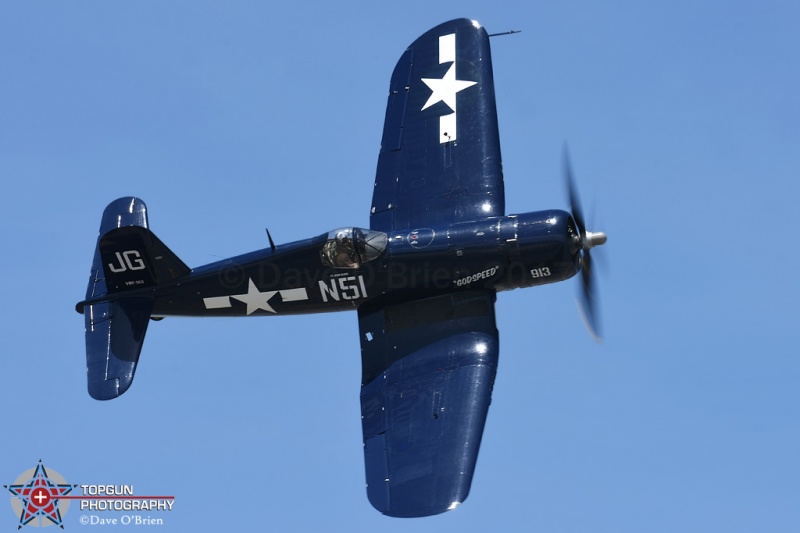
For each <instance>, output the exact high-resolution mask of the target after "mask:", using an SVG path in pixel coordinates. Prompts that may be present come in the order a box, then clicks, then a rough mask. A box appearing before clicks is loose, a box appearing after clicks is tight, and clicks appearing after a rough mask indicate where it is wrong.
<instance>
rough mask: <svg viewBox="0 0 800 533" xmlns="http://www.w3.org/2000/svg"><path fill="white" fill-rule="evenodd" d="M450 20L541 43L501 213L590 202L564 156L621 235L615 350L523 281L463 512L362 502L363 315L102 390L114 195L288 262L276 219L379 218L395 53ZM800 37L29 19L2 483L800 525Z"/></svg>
mask: <svg viewBox="0 0 800 533" xmlns="http://www.w3.org/2000/svg"><path fill="white" fill-rule="evenodd" d="M457 17H469V18H474V19H477V20H478V21H480V22H481V23H482V24H483V25H484V26H486V27H487V29H488V30H489V31H490V33H492V32H501V31H506V30H510V29H521V30H523V32H522V33H521V34H519V35H515V36H512V37H500V38H496V39H493V41H492V47H493V61H494V75H495V83H496V92H497V98H498V114H499V121H500V135H501V143H502V150H503V165H504V173H505V183H506V194H507V201H506V208H507V211H508V212H509V213H518V212H526V211H533V210H537V209H546V208H552V207H556V208H564V207H566V203H567V202H566V199H565V194H564V190H563V183H562V181H561V169H560V154H561V146H562V144H563V143H564V141H565V140H568V141H569V143H570V147H571V152H572V158H573V164H574V168H575V172H576V177H577V180H578V184H579V187H580V190H581V193H582V196H583V200H584V206H585V208H586V210H587V211H589V214H588V218H589V219H590V220H592V219H593V220H594V221H595V224H594V225H595V227H596V228H599V229H602V230H604V231H606V232H607V233H608V234H609V243H608V245H607V247H606V248H605V249H603V250H602V251H603V252H604V255H605V261H604V262H601V264H600V267H603V266H605V268H601V269H600V270H601V272H600V274H601V279H600V281H601V286H600V291H601V298H602V313H603V319H604V325H605V327H604V329H605V336H606V339H605V342H604V343H603V344H602V345H600V346H598V345H596V344H595V343H594V342H593V341H592V340H591V338H590V337H589V335H588V334H586V332H585V331H584V329H583V326H582V324H581V320H580V317H579V314H578V311H577V309H576V306H575V295H576V290H577V281H576V280H571V281H569V282H566V283H561V284H556V285H552V286H546V287H542V288H537V289H528V290H519V291H513V292H510V293H503V294H500V295H499V297H498V303H497V319H498V328H499V329H500V339H501V354H500V367H499V373H498V377H497V382H496V386H495V392H494V396H493V403H492V407H491V409H490V412H489V420H488V423H487V427H486V432H485V434H484V441H483V445H482V448H481V454H480V458H479V461H478V467H477V471H476V475H475V479H474V483H473V487H472V492H471V494H470V497H469V499H468V500H467V501H466V502H465V504H464V505H462V506H461V508H459V509H458V510H457V511H455V512H453V513H447V514H445V515H442V516H437V517H432V518H427V519H418V520H399V519H390V518H386V517H383V516H381V515H380V514H379V513H377V512H376V511H374V510H373V509H372V508H371V506H370V505H369V503H368V501H367V499H366V494H365V490H364V474H363V457H362V449H361V440H360V412H359V402H358V392H359V378H360V359H359V346H358V338H357V321H356V315H355V314H354V313H341V314H331V315H317V316H301V317H274V318H251V319H247V320H245V319H237V320H224V319H167V320H164V321H161V322H158V323H153V324H151V326H150V328H149V331H148V335H147V340H146V342H145V346H144V350H143V354H142V358H141V362H140V365H139V370H138V372H137V377H136V380H135V382H134V384H133V387H132V388H131V390H130V391H129V392H128V393H127V394H126V395H125V396H123V397H121V398H120V399H118V400H115V401H112V402H96V401H94V400H92V399H91V398H89V396H88V394H87V393H86V384H85V366H84V365H85V360H84V351H83V350H84V340H83V318H82V317H81V316H79V315H77V314H76V313H75V311H74V309H73V308H74V304H75V303H76V302H77V301H78V300H80V299H81V298H82V297H83V295H84V291H85V287H86V281H87V279H88V272H89V267H90V264H91V258H92V253H93V250H94V245H95V239H96V235H97V228H98V226H99V222H100V215H101V213H102V210H103V208H104V207H105V205H106V204H107V203H108V202H110V201H111V200H113V199H115V198H117V197H120V196H124V195H137V196H139V197H141V198H143V199H144V200H145V201H146V202H147V204H148V207H149V215H150V223H151V227H152V228H153V230H154V231H155V233H156V234H157V235H158V236H159V237H160V238H161V240H163V241H164V242H165V243H166V244H167V245H168V246H170V248H172V250H173V251H174V252H175V253H177V254H178V255H179V256H180V257H181V258H182V259H183V260H184V261H185V262H186V263H187V264H189V265H190V266H199V265H202V264H205V263H208V262H212V261H215V260H217V259H219V258H224V257H228V256H230V255H234V254H239V253H243V252H247V251H251V250H254V249H258V248H264V247H266V246H268V243H267V241H266V235H265V233H264V228H265V227H269V229H270V231H271V233H272V235H273V237H274V238H275V240H276V241H277V242H288V241H292V240H297V239H301V238H305V237H309V236H312V235H317V234H321V233H323V232H325V231H328V230H329V229H332V228H335V227H338V226H344V225H357V226H367V225H368V223H369V221H368V210H369V206H370V198H371V192H372V183H373V177H374V172H375V165H376V161H377V152H378V148H379V144H380V134H381V131H382V121H383V114H384V105H385V102H386V93H387V87H388V83H389V76H390V74H391V71H392V68H393V66H394V64H395V62H396V60H397V58H398V57H399V55H400V54H401V53H402V51H403V50H404V49H405V47H406V46H407V45H408V44H410V43H411V42H412V41H413V40H414V39H415V38H416V37H417V36H418V35H420V34H421V33H423V32H424V31H426V30H427V29H429V28H430V27H433V26H434V25H436V24H438V23H440V22H443V21H445V20H449V19H451V18H457ZM798 19H800V7H798V5H797V4H796V3H794V2H789V1H784V2H777V1H767V2H758V3H753V2H741V1H732V2H724V3H723V2H711V1H704V0H701V1H692V2H688V1H672V2H662V1H658V2H646V3H643V2H632V1H627V2H626V1H611V2H602V3H600V2H587V1H574V2H573V1H571V2H513V3H512V2H477V1H460V2H448V1H443V2H420V1H417V0H411V1H409V2H405V3H402V4H398V3H393V4H389V3H377V2H351V3H346V4H344V5H343V3H341V2H336V3H329V2H326V3H319V4H315V3H313V2H305V3H291V4H290V3H284V4H280V5H271V6H268V5H267V3H266V2H245V1H234V2H224V3H223V2H208V1H191V2H189V1H174V2H156V1H142V2H87V1H70V2H44V1H42V2H31V1H17V0H12V1H8V2H4V3H3V4H2V6H0V178H2V184H3V190H4V195H3V198H4V200H5V201H4V202H3V208H2V210H1V211H0V232H1V233H0V235H2V242H3V248H4V252H3V256H2V258H3V261H2V263H1V264H0V272H1V273H2V279H3V292H4V298H5V305H4V306H3V307H2V310H0V318H2V319H1V320H0V332H2V340H3V349H2V358H0V369H1V370H0V390H1V391H2V393H3V397H4V399H5V406H6V409H5V411H6V413H7V414H6V417H5V430H4V431H3V432H2V434H3V436H4V438H3V439H2V441H1V442H2V444H0V451H1V452H2V453H0V476H1V477H2V484H9V483H12V482H13V481H14V479H15V478H16V477H17V476H18V475H19V474H20V473H21V472H23V471H24V470H27V469H29V468H33V467H34V466H35V465H36V462H37V461H38V460H39V459H42V460H43V461H44V464H45V465H46V466H49V467H51V468H54V469H56V470H58V471H59V472H60V473H61V474H62V475H63V476H64V477H65V478H66V479H67V480H68V481H69V482H70V483H79V484H81V483H116V484H132V485H134V488H135V490H136V492H137V493H139V494H143V493H159V494H174V495H175V497H176V501H175V506H174V510H173V511H172V512H171V513H168V514H165V515H164V516H163V518H164V519H165V524H164V525H163V526H160V529H159V530H160V531H187V530H196V531H219V530H221V529H223V528H224V529H230V528H235V529H237V530H239V529H240V530H252V531H330V530H342V531H375V530H380V531H386V532H394V531H400V532H405V531H414V532H415V533H418V532H425V531H442V530H444V531H463V532H470V531H486V530H487V529H488V528H491V529H492V530H496V531H547V532H578V531H593V532H605V531H608V532H627V531H630V532H638V531H650V532H659V531H670V532H671V531H727V532H734V531H743V532H745V531H796V530H797V528H798V524H800V506H799V505H798V501H799V498H800V424H799V421H800V408H799V407H798V404H799V403H800V402H799V401H798V400H800V398H798V392H797V390H798V387H797V384H798V381H800V360H799V359H798V354H797V346H798V344H799V343H800V334H799V333H798V331H799V330H800V328H798V318H797V317H798V313H797V306H796V302H797V300H798V298H799V297H800V290H799V289H800V287H799V286H798V285H799V284H798V281H797V278H796V276H795V275H794V272H793V270H794V269H795V267H796V265H797V263H798V259H800V253H798V247H797V238H796V236H795V227H794V226H795V217H794V215H795V213H796V207H795V206H796V203H797V201H798V198H800V185H798V183H799V181H798V175H800V74H798V72H800V71H798V68H797V57H798V54H799V53H800V37H799V36H798V32H797V29H796V22H797V20H798ZM5 506H6V509H5V510H3V509H2V505H0V524H2V523H5V524H7V526H5V527H7V528H8V530H11V529H12V528H16V523H17V522H16V518H15V516H14V514H13V512H12V510H11V506H10V505H8V504H5ZM82 514H86V513H81V512H80V511H79V510H77V507H74V508H72V509H70V511H69V513H68V514H67V516H66V519H65V530H69V531H78V530H81V528H87V527H91V526H82V525H80V523H79V521H78V520H79V518H80V517H81V516H82ZM153 516H155V515H153ZM159 516H161V515H159ZM0 527H4V526H2V525H0Z"/></svg>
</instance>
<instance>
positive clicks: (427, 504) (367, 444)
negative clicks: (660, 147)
mask: <svg viewBox="0 0 800 533" xmlns="http://www.w3.org/2000/svg"><path fill="white" fill-rule="evenodd" d="M564 168H565V180H566V184H567V189H568V195H569V199H570V204H571V212H566V211H563V210H559V209H548V210H544V211H535V212H529V213H521V214H513V215H506V214H505V197H504V185H503V172H502V167H501V159H500V141H499V134H498V124H497V112H496V108H495V94H494V82H493V73H492V61H491V54H490V49H489V35H488V34H487V32H486V30H485V29H484V28H483V27H482V26H481V25H480V24H478V23H477V22H475V21H472V20H468V19H458V20H452V21H449V22H445V23H443V24H441V25H439V26H436V27H435V28H433V29H431V30H429V31H428V32H426V33H425V34H423V35H422V36H421V37H419V38H418V39H417V40H415V41H414V42H413V43H412V44H411V45H410V46H409V47H408V48H407V49H406V50H405V52H404V53H403V54H402V56H401V57H400V60H399V61H398V63H397V66H396V67H395V69H394V72H393V74H392V77H391V82H390V86H389V96H388V103H387V107H386V116H385V122H384V129H383V137H382V142H381V148H380V152H379V155H378V164H377V172H376V178H375V183H374V192H373V197H372V206H371V209H370V221H369V228H362V227H357V226H353V227H350V226H348V227H344V228H338V229H334V230H333V231H329V232H325V233H322V234H320V235H317V236H315V237H311V238H309V239H305V240H301V241H297V242H292V243H288V244H281V245H275V243H274V241H273V239H272V237H271V235H269V231H267V236H268V239H269V247H268V248H265V249H262V250H257V251H254V252H250V253H246V254H243V255H239V256H236V257H232V258H229V259H225V260H222V261H217V262H214V263H211V264H208V265H205V266H200V267H197V268H189V267H188V266H187V265H186V264H184V263H183V261H181V260H180V259H179V258H178V256H177V255H175V254H174V253H173V252H172V251H171V250H170V249H169V248H168V247H167V246H166V245H165V244H164V243H163V242H161V241H160V240H159V239H158V237H156V235H155V234H154V233H153V232H152V231H151V230H150V227H149V224H148V217H147V208H146V206H145V203H144V202H143V201H142V200H141V199H139V198H135V197H123V198H120V199H118V200H115V201H113V202H111V203H110V204H109V205H108V207H106V209H105V211H104V213H103V216H102V221H101V224H100V233H99V237H98V239H97V245H96V248H95V253H94V259H93V262H92V268H91V274H90V279H89V285H88V288H87V291H86V297H85V299H84V300H82V301H81V302H79V303H78V304H77V305H76V310H77V311H78V312H79V313H82V314H83V315H84V320H85V327H86V369H87V378H88V389H89V394H90V395H91V396H92V397H93V398H95V399H98V400H109V399H112V398H116V397H118V396H119V395H121V394H123V393H125V392H126V391H127V390H128V388H129V387H130V386H131V383H132V381H133V377H134V373H135V371H136V366H137V363H138V361H139V355H140V353H141V349H142V343H143V341H144V337H145V333H146V331H147V326H148V324H149V322H150V320H151V319H152V320H161V319H163V318H164V317H171V316H219V317H223V316H228V317H233V316H271V315H293V314H303V313H319V312H332V311H344V310H355V311H356V312H357V314H358V335H359V339H360V343H361V361H362V377H361V415H362V417H361V419H362V420H361V421H362V433H363V443H364V464H365V471H366V481H367V496H368V499H369V501H370V503H371V504H372V506H373V507H375V509H377V510H378V511H380V512H381V513H383V514H386V515H389V516H395V517H419V516H429V515H435V514H439V513H442V512H445V511H449V510H452V509H454V508H456V507H457V506H458V505H460V504H461V503H462V502H463V501H464V500H465V498H466V497H467V495H468V493H469V489H470V485H471V483H472V477H473V472H474V469H475V464H476V461H477V456H478V449H479V446H480V442H481V436H482V434H483V429H484V424H485V422H486V416H487V412H488V408H489V403H490V401H491V394H492V387H493V385H494V379H495V373H496V368H497V361H498V352H499V344H498V338H499V337H498V331H497V327H496V324H495V300H496V294H497V293H498V292H501V291H506V290H511V289H516V288H523V287H534V286H538V285H543V284H546V283H554V282H558V281H563V280H566V279H568V278H571V277H573V276H575V275H576V274H579V273H580V274H581V277H580V279H581V281H582V289H583V290H582V291H580V293H579V294H581V297H580V302H581V305H582V310H583V314H584V317H585V320H586V322H587V325H588V328H589V330H590V332H591V333H593V334H595V335H597V334H598V333H599V332H598V317H597V310H596V295H595V289H594V287H595V284H596V283H595V282H594V277H595V275H594V272H593V270H594V269H593V267H592V261H591V253H590V250H591V249H592V248H593V247H595V246H598V245H601V244H604V243H605V242H606V235H605V234H604V233H602V232H590V231H587V230H586V226H585V222H584V216H583V214H582V209H581V207H580V201H579V199H578V196H577V192H576V189H575V185H574V179H573V176H572V170H571V165H570V163H569V157H568V155H567V153H566V151H565V155H564Z"/></svg>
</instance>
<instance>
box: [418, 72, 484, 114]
mask: <svg viewBox="0 0 800 533" xmlns="http://www.w3.org/2000/svg"><path fill="white" fill-rule="evenodd" d="M422 81H423V83H425V85H427V86H428V87H429V88H430V90H431V91H433V92H432V93H431V96H430V98H428V101H427V102H425V105H424V106H422V111H425V110H426V109H428V108H429V107H431V106H432V105H434V104H438V103H439V102H444V103H445V104H447V107H449V108H450V109H451V110H452V111H453V112H455V110H456V94H457V93H459V92H461V91H463V90H464V89H466V88H468V87H472V86H473V85H476V84H477V83H478V82H477V81H465V80H457V79H456V63H455V61H454V62H453V64H452V65H450V68H449V69H447V72H446V73H445V75H444V77H442V79H440V80H438V79H436V78H422Z"/></svg>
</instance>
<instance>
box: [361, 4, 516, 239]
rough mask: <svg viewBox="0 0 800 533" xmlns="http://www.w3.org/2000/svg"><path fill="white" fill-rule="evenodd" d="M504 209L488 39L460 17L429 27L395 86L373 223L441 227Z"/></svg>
mask: <svg viewBox="0 0 800 533" xmlns="http://www.w3.org/2000/svg"><path fill="white" fill-rule="evenodd" d="M504 211H505V199H504V192H503V172H502V165H501V159H500V141H499V136H498V128H497V111H496V106H495V95H494V81H493V75H492V61H491V53H490V49H489V37H488V35H487V33H486V31H485V30H484V29H483V28H482V27H480V25H478V24H477V23H476V22H474V21H471V20H467V19H459V20H453V21H450V22H446V23H444V24H441V25H440V26H437V27H436V28H433V29H432V30H430V31H428V32H426V33H425V34H424V35H422V36H421V37H420V38H419V39H417V40H416V41H414V43H413V44H412V45H411V46H410V47H409V48H408V49H407V50H406V52H405V53H404V54H403V55H402V57H401V58H400V61H398V63H397V66H396V67H395V70H394V73H393V74H392V79H391V83H390V88H389V100H388V103H387V107H386V118H385V121H384V130H383V139H382V142H381V151H380V155H379V157H378V168H377V172H376V179H375V190H374V192H373V198H372V211H371V217H370V227H371V228H372V229H376V230H380V231H391V230H394V229H406V228H420V227H435V226H438V225H442V224H450V223H453V222H458V221H461V220H475V219H479V218H483V217H489V216H501V215H503V214H504Z"/></svg>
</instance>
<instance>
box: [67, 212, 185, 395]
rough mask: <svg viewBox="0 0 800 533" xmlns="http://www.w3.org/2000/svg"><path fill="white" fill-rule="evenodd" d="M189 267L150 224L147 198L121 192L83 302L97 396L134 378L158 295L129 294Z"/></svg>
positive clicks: (106, 216) (103, 230) (105, 224)
mask: <svg viewBox="0 0 800 533" xmlns="http://www.w3.org/2000/svg"><path fill="white" fill-rule="evenodd" d="M189 271H190V269H189V267H187V266H186V265H185V264H184V263H183V261H181V260H180V259H178V257H177V256H176V255H175V254H174V253H172V251H170V250H169V248H167V247H166V246H165V245H164V243H162V242H161V241H160V240H159V239H158V238H157V237H156V236H155V235H154V234H153V233H152V232H151V231H150V230H149V229H148V223H147V207H146V206H145V204H144V202H143V201H142V200H140V199H138V198H132V197H127V198H120V199H118V200H115V201H113V202H111V203H110V204H109V205H108V207H106V209H105V211H104V212H103V219H102V221H101V223H100V236H99V237H98V239H97V246H96V248H95V252H94V260H93V262H92V271H91V277H90V278H89V286H88V287H87V289H86V300H85V301H84V302H81V303H79V304H78V306H77V309H78V311H79V312H83V313H84V320H85V324H86V371H87V378H88V385H89V394H90V395H91V396H92V398H95V399H97V400H109V399H112V398H116V397H117V396H119V395H120V394H122V393H124V392H125V391H127V390H128V388H129V387H130V385H131V383H132V382H133V375H134V372H135V371H136V364H137V363H138V361H139V354H140V353H141V350H142V343H143V342H144V335H145V333H146V332H147V325H148V323H149V319H150V312H151V311H152V309H153V299H152V298H150V297H147V296H141V294H138V295H133V294H131V295H127V296H126V292H128V291H131V290H134V289H142V288H147V287H151V286H154V285H157V284H159V283H163V282H165V281H169V280H171V279H175V278H177V277H180V276H183V275H186V274H188V273H189ZM104 296H107V297H106V298H103V297H104ZM88 302H92V303H88Z"/></svg>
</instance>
